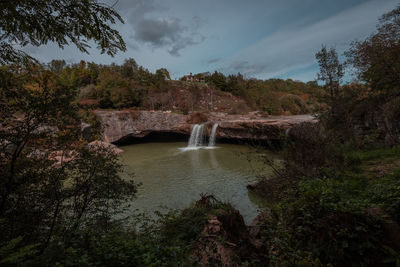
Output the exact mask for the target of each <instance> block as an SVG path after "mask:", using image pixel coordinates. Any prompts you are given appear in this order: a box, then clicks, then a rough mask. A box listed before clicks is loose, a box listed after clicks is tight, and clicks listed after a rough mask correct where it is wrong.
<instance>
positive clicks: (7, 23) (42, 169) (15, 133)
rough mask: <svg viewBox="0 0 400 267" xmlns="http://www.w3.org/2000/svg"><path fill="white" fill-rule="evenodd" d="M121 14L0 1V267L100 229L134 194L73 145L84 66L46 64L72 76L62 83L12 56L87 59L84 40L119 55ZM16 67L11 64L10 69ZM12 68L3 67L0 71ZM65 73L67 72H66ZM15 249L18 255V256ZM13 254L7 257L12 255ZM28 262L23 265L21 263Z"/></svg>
mask: <svg viewBox="0 0 400 267" xmlns="http://www.w3.org/2000/svg"><path fill="white" fill-rule="evenodd" d="M117 20H118V21H121V22H122V19H121V17H120V16H119V15H118V14H117V13H116V12H115V11H114V10H113V8H112V7H110V6H107V5H105V4H99V3H98V2H97V1H95V0H76V1H75V0H21V1H11V0H4V1H1V2H0V64H1V66H0V174H1V175H0V236H1V239H0V250H1V251H0V257H2V259H0V262H2V263H5V261H4V259H3V257H4V258H5V259H6V260H7V262H8V263H9V262H10V258H11V259H17V258H18V262H19V261H20V260H21V258H23V257H25V256H31V255H32V253H34V251H33V250H32V248H33V247H39V250H40V251H41V252H43V251H44V250H45V249H46V248H47V247H48V246H49V244H54V245H57V244H60V243H61V244H65V245H67V246H68V242H69V240H72V239H73V238H77V236H78V232H79V230H81V229H83V228H85V227H87V226H89V225H96V226H97V228H96V229H107V225H108V223H109V222H110V220H111V218H112V216H111V215H112V214H113V213H115V212H117V211H120V207H121V206H120V205H121V204H123V203H128V202H127V200H129V199H131V198H132V197H134V195H135V192H136V185H135V184H134V183H133V182H132V181H125V180H123V179H122V178H121V177H120V176H119V174H120V173H121V171H122V166H121V165H120V163H119V161H118V159H117V156H116V155H115V153H113V152H112V150H110V149H109V148H108V147H105V146H101V145H100V146H99V145H89V144H88V142H89V141H92V140H94V138H96V136H97V138H98V133H99V129H95V127H93V128H94V131H93V133H92V136H90V137H88V138H89V140H83V138H82V134H81V122H82V120H83V118H82V117H81V114H80V113H79V110H78V108H77V106H76V105H75V104H74V100H75V99H76V93H77V91H78V90H77V86H78V85H79V84H78V83H79V82H80V81H81V78H84V79H85V80H90V79H89V78H87V77H86V76H88V77H89V76H90V78H91V75H86V73H85V71H86V68H85V65H86V64H83V62H82V64H81V65H79V66H71V67H69V66H68V67H65V64H64V63H63V62H53V63H54V64H52V63H50V65H49V66H48V67H50V68H54V70H57V71H58V70H62V71H61V72H62V73H67V74H68V75H69V76H71V77H72V78H71V79H69V80H70V81H71V82H62V81H60V79H62V77H61V76H62V75H56V74H54V73H52V72H50V71H48V70H45V69H44V68H43V66H40V65H37V64H35V63H33V62H31V61H30V60H29V59H32V58H31V57H29V55H27V54H26V53H24V52H22V51H20V50H18V49H16V48H15V47H18V46H21V47H23V46H26V45H28V44H31V45H34V46H40V45H43V44H47V43H48V42H55V43H56V44H57V45H58V46H60V47H61V48H62V47H64V46H65V45H67V44H69V43H73V44H75V45H76V46H77V47H78V48H79V49H80V50H81V51H83V52H87V48H88V47H89V44H88V42H89V41H94V43H95V44H97V45H98V48H99V49H100V50H101V52H102V53H107V54H109V55H114V54H115V53H116V52H117V51H118V50H125V43H124V41H123V40H122V38H121V36H120V35H119V33H118V32H117V31H116V30H114V29H113V28H111V27H110V24H114V23H115V22H116V21H117ZM22 62H23V63H24V64H20V63H22ZM9 63H13V64H11V65H7V66H5V64H9ZM68 72H69V73H68ZM56 240H57V242H54V241H56ZM21 250H22V251H21ZM15 257H17V258H15ZM28 265H29V264H28Z"/></svg>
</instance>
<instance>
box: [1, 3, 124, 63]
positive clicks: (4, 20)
mask: <svg viewBox="0 0 400 267" xmlns="http://www.w3.org/2000/svg"><path fill="white" fill-rule="evenodd" d="M117 21H119V22H121V23H123V20H122V18H121V17H120V15H119V14H118V13H117V12H116V11H115V10H114V9H113V8H112V7H111V6H108V5H106V4H101V3H98V2H97V1H96V0H19V1H11V0H5V1H0V63H1V64H7V63H10V62H22V61H25V60H27V59H29V58H30V57H29V56H28V55H27V54H26V53H24V52H23V51H21V50H18V49H16V48H15V45H18V46H21V47H24V46H26V45H28V44H31V45H34V46H40V45H44V44H47V43H49V42H54V43H56V44H57V45H58V46H59V47H61V48H63V47H64V46H65V45H68V44H69V43H73V44H75V45H76V47H77V48H78V49H79V50H80V51H82V52H88V51H87V49H88V48H89V47H90V45H89V41H94V43H95V44H96V45H97V47H98V48H99V49H100V51H101V53H107V54H108V55H111V56H113V55H115V54H116V53H117V52H118V51H119V50H123V51H124V50H125V49H126V47H125V42H124V40H123V39H122V37H121V35H120V34H119V33H118V31H117V30H115V29H113V28H112V27H111V26H110V24H115V23H116V22H117Z"/></svg>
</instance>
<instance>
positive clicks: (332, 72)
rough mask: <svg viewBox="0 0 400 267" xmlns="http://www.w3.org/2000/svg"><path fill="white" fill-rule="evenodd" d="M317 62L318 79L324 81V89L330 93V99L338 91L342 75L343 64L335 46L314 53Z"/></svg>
mask: <svg viewBox="0 0 400 267" xmlns="http://www.w3.org/2000/svg"><path fill="white" fill-rule="evenodd" d="M315 58H316V59H317V61H318V64H319V73H318V80H321V81H323V82H325V89H326V90H327V91H328V93H329V94H330V97H331V100H333V99H334V97H336V96H337V95H338V93H339V84H340V79H341V78H342V77H343V75H344V73H343V65H342V64H341V63H340V62H339V59H338V55H337V52H336V50H335V48H330V49H329V50H327V49H326V46H322V48H321V50H320V51H318V52H317V53H316V54H315Z"/></svg>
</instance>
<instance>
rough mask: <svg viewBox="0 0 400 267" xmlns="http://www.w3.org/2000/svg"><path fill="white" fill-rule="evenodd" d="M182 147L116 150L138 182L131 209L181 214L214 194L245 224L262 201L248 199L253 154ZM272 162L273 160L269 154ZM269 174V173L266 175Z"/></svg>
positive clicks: (243, 149)
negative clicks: (202, 196)
mask: <svg viewBox="0 0 400 267" xmlns="http://www.w3.org/2000/svg"><path fill="white" fill-rule="evenodd" d="M185 146H186V143H181V142H179V143H146V144H135V145H130V146H124V147H121V148H122V149H123V150H124V151H125V152H124V153H123V154H122V155H121V159H122V162H123V164H124V165H125V169H126V171H127V172H128V173H129V172H133V173H134V174H135V177H134V179H135V181H136V182H141V183H142V185H141V186H140V187H139V189H138V193H137V199H135V200H134V202H133V203H132V206H133V208H135V209H139V210H140V211H145V212H153V211H154V210H157V209H160V206H166V207H169V208H184V207H186V206H188V205H189V204H190V203H191V202H193V201H196V200H198V199H199V198H200V193H209V194H214V195H215V196H216V197H217V198H218V199H220V200H222V201H229V202H230V203H231V204H232V205H233V206H234V207H235V208H237V209H238V210H239V211H240V213H241V214H242V215H243V217H244V218H245V221H246V222H250V221H251V219H253V218H254V217H255V215H256V214H257V210H258V209H259V208H260V206H262V201H260V200H259V198H257V197H255V196H251V197H249V192H248V191H247V189H246V184H247V183H248V182H251V181H254V180H255V179H256V174H255V173H254V170H255V169H257V165H258V164H259V162H258V161H257V160H256V157H255V155H254V150H252V149H251V148H249V147H247V146H240V145H227V144H222V145H217V147H216V148H214V149H206V148H200V149H196V150H193V149H192V150H188V149H184V148H185ZM268 155H270V157H271V158H276V157H277V155H276V154H274V153H270V152H268ZM267 173H268V170H267Z"/></svg>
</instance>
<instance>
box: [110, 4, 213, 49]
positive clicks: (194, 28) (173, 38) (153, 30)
mask: <svg viewBox="0 0 400 267" xmlns="http://www.w3.org/2000/svg"><path fill="white" fill-rule="evenodd" d="M117 5H118V6H116V8H117V10H121V11H120V12H122V13H124V14H125V16H126V17H127V18H128V21H127V22H128V24H129V25H130V26H131V27H132V29H133V32H134V33H133V34H132V35H131V36H130V42H129V41H128V42H129V43H130V44H128V46H129V47H137V44H138V43H142V44H147V45H149V46H150V47H152V48H153V49H156V48H166V49H167V51H168V53H169V54H171V55H172V56H179V55H180V51H181V50H183V49H184V48H186V47H188V46H192V45H196V44H200V43H202V42H203V41H204V40H205V39H206V38H205V36H204V35H202V34H201V33H200V28H201V26H202V25H203V20H202V19H201V18H200V17H198V16H194V17H192V19H191V21H189V22H187V23H186V24H185V23H184V22H183V21H182V20H181V19H179V18H176V17H171V16H163V15H164V14H165V13H166V12H167V11H168V9H167V8H165V7H163V6H161V5H159V4H157V3H156V2H155V1H154V0H146V1H145V0H134V1H120V2H118V4H117ZM160 14H161V16H160ZM132 37H133V38H132Z"/></svg>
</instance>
